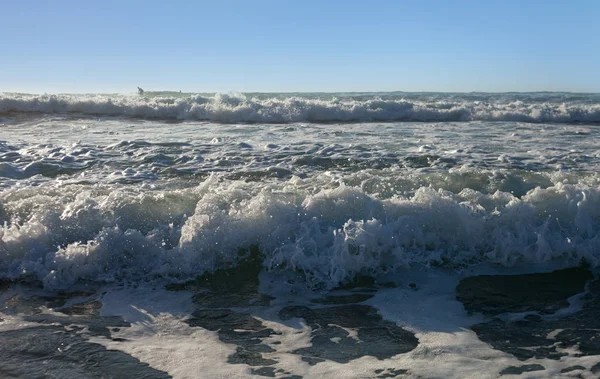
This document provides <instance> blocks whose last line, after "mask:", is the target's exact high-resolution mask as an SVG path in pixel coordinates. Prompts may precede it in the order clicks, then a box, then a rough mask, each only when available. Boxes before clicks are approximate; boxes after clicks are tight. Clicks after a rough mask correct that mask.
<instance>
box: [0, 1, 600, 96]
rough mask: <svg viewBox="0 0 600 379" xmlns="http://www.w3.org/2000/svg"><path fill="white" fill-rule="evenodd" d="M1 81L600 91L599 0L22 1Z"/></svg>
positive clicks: (203, 87) (7, 36)
mask: <svg viewBox="0 0 600 379" xmlns="http://www.w3.org/2000/svg"><path fill="white" fill-rule="evenodd" d="M0 10H1V11H0V49H1V53H0V92H29V93H65V92H69V93H79V92H84V93H85V92H104V93H114V92H125V93H129V92H134V91H135V88H136V86H140V87H143V88H144V89H146V90H174V91H179V90H181V91H183V92H229V91H240V92H349V91H358V92H361V91H440V92H470V91H487V92H507V91H571V92H600V22H598V15H600V1H598V0H569V1H563V0H545V1H538V0H519V1H517V0H504V1H494V0H482V1H475V0H470V1H466V0H454V1H450V0H446V1H442V0H410V1H409V0H406V1H403V0H361V1H355V0H337V1H334V0H320V1H314V0H302V1H301V0H297V1H286V0H279V1H274V0H273V1H267V0H264V1H263V0H256V1H252V0H248V1H241V0H240V1H229V0H219V1H201V0H180V1H178V0H170V1H165V0H160V1H155V0H144V1H138V0H118V1H113V0H103V1H80V0H77V1H75V0H55V1H47V0H43V1H42V0H37V1H32V0H20V1H8V0H7V1H4V2H2V4H1V5H0Z"/></svg>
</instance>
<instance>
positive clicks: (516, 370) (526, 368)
mask: <svg viewBox="0 0 600 379" xmlns="http://www.w3.org/2000/svg"><path fill="white" fill-rule="evenodd" d="M545 369H546V368H545V367H544V366H542V365H539V364H532V365H523V366H510V367H507V368H505V369H504V370H502V371H500V375H521V374H522V373H524V372H531V371H541V370H545Z"/></svg>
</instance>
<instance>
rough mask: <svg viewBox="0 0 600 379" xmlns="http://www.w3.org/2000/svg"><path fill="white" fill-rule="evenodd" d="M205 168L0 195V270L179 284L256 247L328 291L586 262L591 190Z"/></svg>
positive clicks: (270, 261) (591, 237)
mask: <svg viewBox="0 0 600 379" xmlns="http://www.w3.org/2000/svg"><path fill="white" fill-rule="evenodd" d="M317 183H318V182H316V181H310V180H305V181H302V180H300V179H298V178H292V179H291V180H289V181H287V182H283V183H281V184H279V185H276V184H270V185H268V186H264V187H261V186H256V185H254V184H253V183H251V182H250V183H245V182H241V181H229V180H223V179H222V178H221V177H219V176H217V175H213V176H211V177H210V178H209V179H207V180H206V181H205V182H204V183H202V184H201V185H200V186H198V187H196V188H192V189H180V190H157V191H142V192H138V191H131V190H129V189H127V188H126V187H125V188H123V189H118V188H117V187H112V188H110V187H109V188H105V189H102V188H100V187H99V188H96V189H93V190H92V189H90V188H88V187H86V186H82V185H69V186H66V187H61V186H58V187H32V188H27V189H14V190H10V191H4V192H3V193H1V198H0V202H1V204H2V212H1V213H0V217H2V219H3V220H4V226H3V227H1V228H0V254H2V257H3V259H2V261H1V267H0V270H1V273H2V276H3V277H10V278H13V279H16V278H19V277H22V276H32V277H34V278H37V279H40V280H43V281H44V283H45V285H46V286H47V287H49V288H63V287H66V286H69V285H71V284H73V283H76V282H77V281H79V280H104V281H115V280H117V281H118V280H122V279H128V280H130V279H132V280H135V279H142V278H146V279H149V278H155V277H158V276H170V277H174V278H180V279H185V278H189V277H193V276H195V275H197V274H199V273H202V272H204V271H205V270H213V269H215V268H219V267H226V266H228V265H231V264H235V262H236V259H237V256H238V250H239V249H244V248H247V247H249V246H253V245H256V246H258V247H260V249H261V251H262V252H263V254H264V255H265V257H264V262H263V264H264V266H265V267H267V268H271V269H277V268H284V269H296V270H300V271H302V272H304V273H305V274H306V276H307V280H308V281H309V282H310V283H311V285H313V286H318V287H326V288H330V287H333V286H335V285H337V284H339V283H340V282H343V281H345V280H348V279H351V278H352V277H353V276H354V275H356V274H359V273H367V274H374V275H378V274H382V273H384V272H389V271H394V270H395V269H397V268H401V267H406V266H410V265H414V264H425V265H430V264H435V265H437V264H443V265H470V264H473V263H477V262H495V263H498V264H501V265H505V266H511V265H514V264H516V263H519V262H530V263H544V262H550V261H559V262H562V263H563V264H564V265H573V264H578V263H579V261H580V260H581V259H585V260H586V261H588V262H589V263H591V264H592V265H597V264H598V262H599V258H600V256H599V254H600V253H599V252H600V187H599V186H598V185H597V184H585V183H579V184H564V183H562V182H560V181H558V182H556V183H555V184H553V185H551V186H549V187H547V188H535V189H533V190H530V191H529V192H527V193H526V194H525V195H523V196H521V197H520V198H519V197H516V196H514V195H512V194H510V193H507V192H500V191H496V192H494V193H489V194H486V193H482V192H478V191H475V190H472V189H465V190H463V191H460V192H459V193H452V192H449V191H446V190H443V189H439V190H438V189H434V188H430V187H421V188H419V189H417V190H416V191H415V192H414V194H413V195H411V196H408V197H395V196H394V197H390V198H378V197H377V196H375V195H370V194H368V193H365V192H364V191H363V190H362V189H360V188H358V187H351V186H346V185H343V184H342V185H339V186H337V188H330V189H322V190H318V189H317V190H315V189H314V188H313V189H311V186H314V185H317Z"/></svg>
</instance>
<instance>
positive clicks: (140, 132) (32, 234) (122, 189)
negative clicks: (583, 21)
mask: <svg viewBox="0 0 600 379" xmlns="http://www.w3.org/2000/svg"><path fill="white" fill-rule="evenodd" d="M598 141H600V95H598V94H573V93H503V94H489V93H468V94H449V93H447V94H440V93H402V92H396V93H339V94H323V93H314V94H301V93H297V94H260V93H256V94H237V93H232V94H189V93H179V92H146V93H144V94H143V95H138V94H133V95H118V94H113V95H111V94H87V95H67V94H65V95H47V94H45V95H30V94H15V93H4V94H0V377H9V378H11V377H14V378H21V377H54V378H63V377H65V378H67V377H68V378H87V377H102V378H104V377H106V378H112V377H115V378H119V377H128V378H135V377H144V378H168V377H173V378H218V377H222V378H250V377H255V378H260V377H275V378H294V379H298V378H322V377H331V378H386V377H389V378H391V377H398V378H496V377H500V376H507V377H517V376H518V377H529V378H533V377H535V378H538V377H540V378H557V377H582V378H595V377H598V376H599V375H600V332H598V330H600V321H597V320H600V282H599V281H597V279H596V274H597V272H598V266H599V264H600V142H598ZM44 375H45V376H44Z"/></svg>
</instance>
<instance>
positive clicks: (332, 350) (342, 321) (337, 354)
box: [279, 305, 419, 365]
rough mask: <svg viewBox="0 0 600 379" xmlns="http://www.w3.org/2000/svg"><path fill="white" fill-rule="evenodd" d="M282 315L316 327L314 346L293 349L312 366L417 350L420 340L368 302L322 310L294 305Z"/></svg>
mask: <svg viewBox="0 0 600 379" xmlns="http://www.w3.org/2000/svg"><path fill="white" fill-rule="evenodd" d="M279 317H280V318H281V319H282V320H289V319H292V318H301V319H304V321H305V322H306V323H307V324H308V325H309V326H310V327H311V328H312V333H311V342H312V346H310V347H305V348H301V349H297V350H295V351H293V353H294V354H299V355H301V356H302V360H304V361H305V362H308V363H309V364H310V365H315V364H317V363H319V362H322V361H324V360H333V361H336V362H339V363H347V362H349V361H351V360H354V359H357V358H360V357H363V356H367V355H368V356H374V357H376V358H378V359H386V358H390V357H392V356H394V355H397V354H402V353H407V352H409V351H411V350H413V349H414V348H415V347H416V346H417V345H418V342H419V341H418V339H417V338H416V337H415V336H414V334H413V333H410V332H408V331H406V330H404V329H402V328H400V327H399V326H397V325H396V324H395V323H393V322H390V321H387V320H384V319H383V318H382V317H381V316H380V315H379V314H378V313H377V310H376V309H375V308H373V307H370V306H367V305H344V306H339V307H330V308H319V309H311V308H308V307H306V306H290V307H285V308H283V309H282V310H281V311H280V312H279ZM349 330H352V331H354V332H355V333H356V335H355V336H353V335H351V334H350V332H349Z"/></svg>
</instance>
